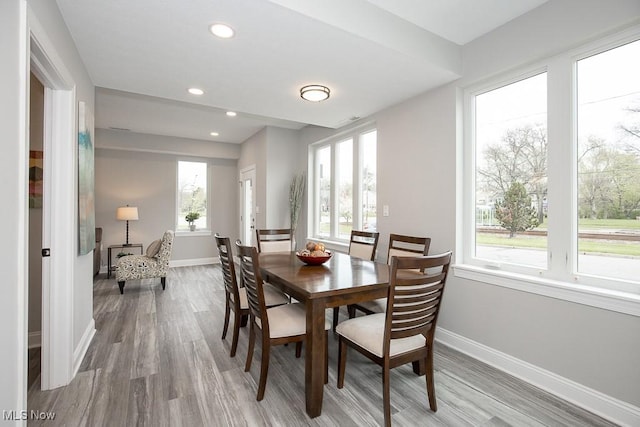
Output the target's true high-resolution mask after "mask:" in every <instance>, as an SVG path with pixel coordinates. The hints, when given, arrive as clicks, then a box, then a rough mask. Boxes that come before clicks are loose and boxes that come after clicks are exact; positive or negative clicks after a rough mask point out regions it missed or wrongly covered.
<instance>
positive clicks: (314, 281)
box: [259, 252, 389, 418]
mask: <svg viewBox="0 0 640 427" xmlns="http://www.w3.org/2000/svg"><path fill="white" fill-rule="evenodd" d="M259 263H260V271H261V274H262V276H263V279H264V280H266V281H268V282H269V283H271V284H272V285H274V286H276V287H278V288H280V289H281V290H283V291H284V292H286V293H287V294H289V295H290V296H291V297H292V298H294V299H296V300H298V301H300V302H301V303H303V304H304V305H305V309H306V334H307V337H306V340H305V401H306V411H307V414H308V415H309V417H311V418H314V417H317V416H319V415H320V414H321V413H322V398H323V391H324V390H323V389H324V378H325V369H326V367H325V358H324V348H325V346H326V345H327V343H325V335H326V334H325V312H326V309H327V308H332V307H339V306H343V305H347V304H354V303H358V302H363V301H368V300H373V299H376V298H384V297H386V296H387V293H388V288H389V266H388V265H387V264H383V263H379V262H375V261H367V260H363V259H360V258H356V257H352V256H349V255H347V254H345V253H341V252H333V253H332V256H331V258H330V259H329V260H328V261H327V262H325V263H324V264H321V265H306V264H305V263H303V262H302V261H301V260H300V259H298V257H297V256H296V253H295V252H272V253H261V254H260V259H259Z"/></svg>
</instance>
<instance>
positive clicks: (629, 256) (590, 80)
mask: <svg viewBox="0 0 640 427" xmlns="http://www.w3.org/2000/svg"><path fill="white" fill-rule="evenodd" d="M577 88H578V90H577V92H578V93H577V95H578V99H577V100H578V109H577V113H578V114H577V115H578V158H577V167H578V201H577V203H578V271H579V272H580V273H586V274H591V275H595V276H605V277H616V278H621V279H630V280H636V281H638V280H640V41H636V42H633V43H629V44H626V45H624V46H620V47H617V48H615V49H611V50H609V51H606V52H602V53H599V54H597V55H593V56H590V57H587V58H584V59H581V60H580V61H578V63H577Z"/></svg>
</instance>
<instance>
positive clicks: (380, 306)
mask: <svg viewBox="0 0 640 427" xmlns="http://www.w3.org/2000/svg"><path fill="white" fill-rule="evenodd" d="M358 305H359V306H360V307H363V308H366V309H367V310H369V311H373V312H374V313H384V312H386V311H387V299H386V298H378V299H374V300H372V301H363V302H359V303H358Z"/></svg>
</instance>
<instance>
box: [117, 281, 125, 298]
mask: <svg viewBox="0 0 640 427" xmlns="http://www.w3.org/2000/svg"><path fill="white" fill-rule="evenodd" d="M118 287H119V288H120V295H122V294H124V280H123V281H121V282H118Z"/></svg>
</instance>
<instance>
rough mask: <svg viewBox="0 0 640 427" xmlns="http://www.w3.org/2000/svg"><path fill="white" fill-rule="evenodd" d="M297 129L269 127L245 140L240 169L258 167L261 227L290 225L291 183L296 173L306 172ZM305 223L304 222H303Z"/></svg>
mask: <svg viewBox="0 0 640 427" xmlns="http://www.w3.org/2000/svg"><path fill="white" fill-rule="evenodd" d="M301 151H302V152H306V145H305V144H301V143H300V142H299V134H298V132H297V131H293V130H289V129H282V128H277V127H272V126H268V127H265V128H264V129H262V130H260V131H259V132H257V133H256V134H255V135H253V136H252V137H250V138H249V139H247V140H246V141H244V142H243V143H242V148H241V153H240V159H239V160H238V171H240V170H242V169H244V168H246V167H248V166H251V165H255V167H256V186H255V197H256V204H257V207H258V209H259V211H260V212H258V213H256V227H257V228H289V227H290V219H289V184H290V183H291V179H292V178H293V176H294V175H295V174H296V173H299V172H300V171H304V170H305V167H304V165H305V164H306V161H303V162H300V152H301ZM300 222H301V223H302V222H303V221H300Z"/></svg>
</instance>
